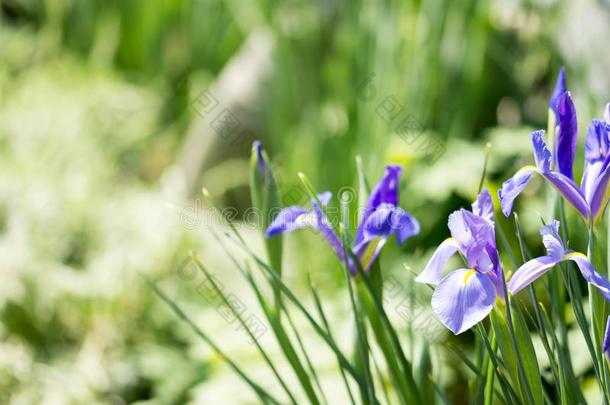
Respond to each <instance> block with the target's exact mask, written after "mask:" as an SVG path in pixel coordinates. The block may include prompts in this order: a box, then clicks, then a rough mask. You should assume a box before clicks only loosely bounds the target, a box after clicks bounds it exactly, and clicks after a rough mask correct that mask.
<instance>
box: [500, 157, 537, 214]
mask: <svg viewBox="0 0 610 405" xmlns="http://www.w3.org/2000/svg"><path fill="white" fill-rule="evenodd" d="M536 171H537V169H536V167H535V166H531V165H530V166H525V167H522V168H521V169H519V170H518V171H517V173H515V175H514V176H513V177H511V178H510V179H508V180H506V181H504V183H502V188H500V190H499V191H498V197H499V198H500V206H501V207H502V213H503V214H504V215H505V216H507V217H508V216H509V215H510V213H511V212H512V210H513V203H514V202H515V199H516V198H517V197H518V196H519V194H521V192H522V191H523V189H524V188H525V187H526V186H527V184H528V183H529V182H530V180H531V179H532V175H533V174H534V173H535V172H536Z"/></svg>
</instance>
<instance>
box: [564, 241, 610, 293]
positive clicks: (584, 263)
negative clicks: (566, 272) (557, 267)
mask: <svg viewBox="0 0 610 405" xmlns="http://www.w3.org/2000/svg"><path fill="white" fill-rule="evenodd" d="M564 259H565V260H572V261H573V262H574V263H576V266H578V269H579V270H580V274H582V276H583V278H584V279H585V280H587V282H589V283H591V284H593V285H594V286H595V287H596V288H597V289H598V290H599V292H600V293H601V294H602V296H603V297H604V298H605V299H606V301H610V282H609V281H608V279H607V278H606V277H604V276H602V275H601V274H599V273H598V272H597V271H595V269H594V268H593V265H592V264H591V262H589V259H587V256H585V255H583V254H582V253H578V252H571V253H568V254H566V255H565V257H564Z"/></svg>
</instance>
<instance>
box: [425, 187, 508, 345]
mask: <svg viewBox="0 0 610 405" xmlns="http://www.w3.org/2000/svg"><path fill="white" fill-rule="evenodd" d="M448 226H449V230H450V231H451V237H450V238H448V239H446V240H445V241H444V242H443V243H441V244H440V246H439V247H438V248H437V249H436V251H435V252H434V254H433V255H432V257H431V258H430V261H429V262H428V264H427V265H426V267H425V268H424V270H423V271H422V272H421V274H420V275H419V276H417V278H416V279H415V280H416V281H418V282H420V283H427V284H432V285H435V286H436V289H435V290H434V293H433V294H432V310H433V311H434V313H435V314H436V316H437V317H438V318H439V319H440V321H441V322H442V323H443V324H444V325H445V326H446V327H447V328H448V329H449V330H451V332H453V333H454V334H456V335H458V334H460V333H462V332H464V331H466V330H468V329H470V328H471V327H472V326H474V325H476V324H477V323H478V322H480V321H481V320H483V319H484V318H485V317H486V316H487V315H488V314H489V312H491V310H492V308H493V306H494V304H495V302H496V299H497V298H501V299H502V298H503V296H504V294H503V291H502V266H501V264H500V258H499V255H498V250H497V248H496V237H495V230H494V222H493V203H492V200H491V196H490V194H489V192H488V191H487V190H483V191H481V193H480V194H479V195H478V197H477V200H476V201H475V202H474V203H473V204H472V212H471V211H468V210H465V209H461V210H459V211H455V212H453V213H452V214H451V215H449V221H448ZM456 252H459V253H460V254H461V255H462V256H463V257H464V258H465V259H466V263H467V265H468V268H461V269H457V270H454V271H452V272H450V273H449V274H447V275H446V276H445V277H442V276H441V273H442V271H443V268H444V267H445V264H446V263H447V261H448V260H449V258H450V257H451V256H452V255H454V254H455V253H456Z"/></svg>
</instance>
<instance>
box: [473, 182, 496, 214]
mask: <svg viewBox="0 0 610 405" xmlns="http://www.w3.org/2000/svg"><path fill="white" fill-rule="evenodd" d="M472 212H473V214H475V215H477V216H479V217H482V218H485V219H487V220H488V221H493V217H494V205H493V202H492V201H491V195H490V194H489V191H487V189H483V190H482V191H481V192H480V193H479V195H478V196H477V200H476V201H475V202H474V203H473V204H472Z"/></svg>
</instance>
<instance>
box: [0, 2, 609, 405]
mask: <svg viewBox="0 0 610 405" xmlns="http://www.w3.org/2000/svg"><path fill="white" fill-rule="evenodd" d="M609 21H610V5H609V4H608V3H607V2H604V1H593V0H585V1H578V2H559V1H554V0H534V1H517V0H511V1H497V2H496V1H474V0H472V1H469V0H459V1H448V0H433V1H412V0H409V1H398V0H388V1H379V2H375V1H364V0H355V1H350V2H348V1H345V0H316V1H307V0H289V1H272V0H252V1H240V0H224V1H220V0H219V1H214V0H128V1H123V0H87V1H77V0H0V402H1V403H14V404H32V403H45V404H69V403H112V404H125V403H134V402H140V403H154V404H178V403H185V402H187V403H188V402H191V403H211V401H214V402H213V403H227V404H228V403H256V400H255V398H254V397H253V395H252V394H251V393H250V391H249V390H248V388H247V387H246V386H245V385H243V384H241V383H240V382H239V381H238V380H237V379H236V378H235V377H234V376H233V374H232V373H231V372H230V371H229V370H228V369H227V368H226V367H225V366H224V365H223V363H222V362H220V361H219V359H218V358H217V357H216V356H214V354H213V353H212V352H211V351H210V350H209V348H208V347H207V346H206V345H205V344H204V343H202V342H201V341H200V340H198V339H197V337H196V336H194V335H193V333H192V332H191V331H190V330H189V329H188V328H186V327H185V326H184V325H182V324H181V323H180V322H179V321H178V320H177V319H176V318H175V316H174V315H173V314H172V313H171V312H170V311H169V310H168V309H167V307H166V306H164V304H163V303H162V302H161V301H160V300H159V299H158V298H156V296H155V295H154V294H153V293H152V291H151V290H150V289H149V288H148V287H147V285H146V283H145V282H144V281H143V279H142V277H141V275H147V276H149V277H152V278H153V279H155V280H157V281H158V282H159V285H160V286H161V287H162V288H164V289H165V290H166V291H168V293H169V294H170V295H171V296H172V297H173V298H174V299H175V300H176V301H177V302H180V303H181V304H182V305H183V306H184V307H185V308H186V309H187V310H188V313H189V314H190V315H191V316H193V318H194V319H195V320H196V321H197V322H198V324H199V325H200V326H202V328H203V329H204V330H206V331H208V332H209V333H210V334H211V335H212V336H214V337H215V338H216V339H217V340H218V341H219V342H221V343H222V346H223V347H224V348H226V349H227V351H228V352H229V353H231V354H232V355H233V356H234V357H235V358H236V359H237V360H238V361H239V363H240V364H242V365H243V366H244V368H245V369H246V370H249V371H251V372H252V373H253V374H254V375H256V376H259V377H260V378H261V379H262V383H263V385H265V381H266V380H269V381H270V379H268V378H266V374H265V373H267V372H266V371H265V368H264V365H263V364H262V363H261V361H260V359H259V358H258V357H257V356H256V354H255V352H254V351H253V347H252V345H250V344H248V339H247V337H246V336H245V335H244V333H243V332H242V331H239V330H237V329H238V328H236V325H235V324H234V323H231V322H230V320H227V319H225V317H223V314H222V313H221V312H219V311H218V310H216V309H215V305H214V303H213V301H212V300H211V299H210V298H209V297H205V296H204V295H203V294H202V290H201V288H200V280H199V279H197V278H196V276H195V275H193V274H190V273H188V272H185V270H184V269H185V267H184V266H183V265H184V259H185V258H186V257H187V254H188V252H189V251H196V252H197V253H198V254H199V255H200V257H201V258H202V259H203V260H204V261H205V262H206V263H207V264H208V265H209V267H210V269H211V270H212V271H213V272H214V274H215V275H217V276H218V277H219V279H220V280H222V284H223V286H224V287H225V288H226V289H227V290H226V291H229V292H231V293H234V294H235V295H236V296H238V297H240V298H241V300H242V301H243V303H244V306H245V308H246V310H247V311H248V313H251V314H259V312H258V309H257V308H256V305H255V303H254V300H253V297H250V296H249V292H248V291H247V289H246V287H245V286H244V284H243V282H241V281H240V280H239V277H238V276H237V272H236V271H235V270H234V269H233V268H232V267H231V262H230V260H229V259H228V258H227V254H226V252H224V251H223V250H222V249H221V247H220V246H219V245H218V244H217V243H216V242H215V241H214V239H213V238H212V236H211V235H210V232H209V231H210V228H215V229H216V228H217V230H219V231H222V229H223V225H222V223H220V221H217V220H216V219H215V217H213V216H210V215H209V212H208V211H207V207H206V205H205V204H204V203H203V202H202V200H201V198H200V190H201V188H202V187H204V186H205V187H206V188H208V190H209V191H210V193H211V194H212V195H213V196H214V198H215V199H216V201H217V202H218V204H219V205H220V206H222V207H230V208H231V209H232V211H231V213H232V216H233V217H234V218H235V219H236V220H237V221H241V220H243V219H244V213H245V212H246V210H247V208H248V207H249V205H250V198H249V192H248V157H249V153H250V146H251V142H252V141H253V140H254V139H261V140H262V141H263V142H264V144H265V147H266V149H267V150H268V153H269V155H270V156H271V158H272V162H273V170H274V173H275V174H276V176H277V177H278V181H279V183H280V187H281V189H282V194H283V196H284V199H285V200H286V201H287V203H306V198H305V194H304V193H303V192H302V190H301V189H300V188H299V184H300V183H299V180H298V177H297V172H299V171H302V172H304V173H306V174H307V176H308V177H309V178H310V180H311V181H312V183H313V184H314V185H315V186H316V188H319V190H327V189H328V190H332V191H334V192H337V190H340V189H342V188H344V187H350V186H355V184H356V181H355V171H356V166H355V160H354V157H355V156H356V155H360V156H361V157H362V160H363V162H364V167H365V170H366V172H367V174H368V176H369V180H370V181H376V180H377V178H378V177H379V176H380V175H381V174H382V171H383V167H384V165H385V164H386V163H388V162H393V163H398V164H401V165H403V166H404V168H405V175H404V181H403V187H402V194H401V199H402V201H401V205H402V207H403V208H405V209H407V210H409V211H410V212H412V213H413V214H414V215H415V216H416V217H417V218H419V220H420V222H421V224H422V233H421V235H419V236H418V237H416V238H414V239H412V240H410V241H409V242H408V243H407V245H406V246H405V247H404V248H397V247H395V246H394V244H393V243H392V244H391V245H392V246H391V247H388V249H387V250H386V251H385V252H384V254H383V255H382V259H381V260H382V267H383V268H384V273H386V274H392V275H393V276H394V277H396V278H397V279H399V280H401V283H404V284H403V286H404V288H403V289H401V290H400V294H407V292H408V291H415V290H414V289H413V288H412V286H411V281H412V277H411V275H412V273H411V272H410V271H409V270H412V271H414V272H419V271H420V270H421V268H422V265H423V264H424V262H425V260H426V259H427V258H428V257H429V256H430V254H431V252H432V250H433V249H434V247H435V246H436V245H437V244H438V243H439V242H440V241H442V240H443V239H444V238H445V237H446V236H447V233H448V231H447V228H446V218H447V215H448V213H450V212H451V211H452V210H454V209H457V208H458V207H461V206H464V205H465V204H468V203H469V201H471V200H472V198H473V197H474V195H475V194H476V190H477V186H478V183H479V180H480V176H481V170H482V167H483V160H484V150H485V145H486V144H487V143H490V144H491V149H490V157H489V170H488V182H487V186H488V187H489V188H490V189H491V190H492V192H495V191H496V190H497V187H498V186H499V184H501V182H502V180H504V179H505V178H506V177H507V176H508V175H510V174H512V172H513V171H514V170H515V169H516V168H517V167H520V165H521V164H523V163H528V162H530V160H531V154H530V147H529V136H528V134H529V132H530V131H531V130H533V129H537V128H545V127H546V119H547V102H548V97H549V95H550V93H551V91H552V86H553V83H554V80H555V77H556V75H557V73H558V71H559V68H560V67H561V66H565V67H566V69H567V73H568V85H569V88H570V89H571V91H572V94H573V96H574V99H575V102H576V106H577V110H578V113H579V127H580V130H581V134H582V133H584V130H585V128H586V125H587V123H588V122H589V121H590V119H591V118H593V117H600V116H601V114H602V109H603V106H604V105H605V103H606V102H607V101H608V99H609V98H610V97H609V96H610V93H609V91H608V90H609V89H610V75H609V74H608V72H610V53H609V52H608V38H610V23H609ZM405 120H408V123H409V125H410V126H409V127H408V128H409V129H408V136H411V137H413V136H415V135H417V137H419V138H418V139H425V140H428V141H430V140H432V141H433V142H434V144H435V145H437V146H438V145H440V147H441V149H438V148H437V149H435V151H436V152H434V157H432V158H431V157H430V155H429V153H427V150H422V148H421V147H417V146H416V144H415V143H412V142H411V141H409V139H412V138H408V136H407V137H406V136H405V132H404V131H402V130H401V128H400V124H401V123H403V122H405ZM414 134H415V135H414ZM413 139H414V138H413ZM579 142H580V146H581V147H582V137H581V139H580V141H579ZM439 150H440V151H441V152H440V153H437V152H438V151H439ZM577 167H581V165H580V164H579V163H577ZM577 176H579V174H578V169H577ZM299 190H301V191H299ZM344 190H349V189H344ZM543 190H544V189H543V187H542V185H541V184H540V183H539V182H536V183H534V184H533V185H532V186H530V187H529V188H528V189H527V194H528V196H529V197H527V198H524V199H522V201H527V206H526V204H523V202H522V203H520V206H521V207H523V210H522V212H521V216H522V218H523V223H524V226H525V232H526V236H527V238H528V239H529V240H530V241H531V242H532V246H533V248H532V249H533V250H534V251H535V250H540V246H539V245H540V244H539V240H538V237H537V234H536V229H537V227H538V226H539V223H540V220H539V213H540V212H544V209H545V208H544V207H545V203H544V198H543V197H544V192H543ZM333 204H334V205H337V201H334V202H333ZM500 226H507V223H504V222H501V223H500ZM574 226H575V227H577V226H578V222H575V225H574ZM243 231H244V233H245V235H246V236H247V238H248V241H249V242H250V243H251V244H252V245H253V246H254V247H255V248H260V246H261V242H262V241H261V235H260V229H257V227H256V226H255V225H253V224H251V223H250V224H244V225H243ZM573 243H574V244H575V245H577V246H578V244H579V241H578V240H575V241H573ZM229 249H231V248H229ZM285 250H286V257H285V262H286V270H285V273H286V277H287V280H288V283H289V284H290V285H291V286H292V287H293V288H294V289H295V291H296V292H297V293H300V294H303V295H304V296H305V295H306V294H307V289H306V288H305V286H306V281H305V280H306V277H307V274H310V275H311V277H312V279H313V280H314V281H315V283H316V285H317V286H318V288H319V289H320V292H321V294H322V296H323V297H324V299H325V303H326V304H327V305H328V307H329V308H332V309H331V310H329V312H330V313H331V314H332V316H333V318H334V319H333V324H334V325H336V327H337V329H338V330H339V332H338V333H341V334H342V335H343V336H344V340H345V342H346V345H347V347H349V344H350V339H351V337H352V331H351V329H350V320H349V316H348V313H349V312H348V306H347V304H346V302H345V290H344V285H343V279H342V275H341V269H340V266H339V264H338V263H337V262H336V260H335V258H334V257H333V256H332V253H331V252H330V249H328V248H326V246H324V244H323V242H321V241H320V239H319V238H318V237H316V236H315V235H314V234H313V233H311V232H303V233H299V234H295V235H291V236H289V237H288V238H287V240H286V243H285ZM416 293H418V294H419V293H421V294H424V295H425V294H426V293H427V294H428V295H429V292H426V291H423V292H417V291H416ZM305 298H306V297H305ZM396 299H397V300H399V299H400V297H399V298H396ZM389 305H392V304H391V303H390V304H389ZM394 315H395V320H396V324H397V327H398V328H399V329H401V330H402V329H403V324H406V323H407V322H406V321H405V320H404V319H401V317H400V316H399V314H398V313H395V314H394ZM259 316H260V314H259ZM427 316H428V317H429V316H430V315H429V314H427ZM261 319H262V317H261ZM297 322H299V320H298V319H297ZM263 327H264V325H263ZM304 333H305V334H306V336H309V335H311V339H306V342H305V343H306V344H307V345H310V347H311V348H312V352H314V353H316V355H315V356H314V357H315V358H314V362H315V363H316V367H318V368H319V369H320V370H321V371H320V374H321V376H322V378H323V382H322V383H323V385H324V386H325V387H326V388H327V389H328V391H329V392H330V394H329V395H330V396H332V395H333V394H332V391H333V389H334V387H335V386H336V385H337V384H336V382H337V372H336V368H335V366H334V364H333V361H332V356H330V354H329V353H327V352H326V351H325V349H323V348H322V347H321V346H322V344H321V343H320V342H319V341H317V340H316V339H315V336H314V334H313V333H309V335H307V332H304ZM442 333H443V332H442V330H441V334H442ZM271 335H272V334H271V333H265V334H262V335H261V341H262V342H263V343H264V345H266V346H267V347H269V348H270V349H269V350H272V351H273V350H275V351H276V352H277V349H273V347H274V343H275V342H274V341H273V337H272V336H271ZM444 336H445V337H446V336H447V335H446V334H445V335H444ZM403 337H404V339H405V340H408V339H409V334H408V333H405V334H403ZM471 338H472V337H471V336H470V335H469V334H465V335H463V336H461V337H460V338H459V339H458V340H457V342H458V343H460V344H462V345H463V346H464V348H465V350H468V347H469V344H470V341H471ZM405 344H407V345H410V344H411V343H409V342H407V343H405ZM316 345H318V346H316ZM413 346H414V347H416V345H415V344H413ZM583 350H584V349H583ZM433 353H434V359H435V360H434V361H435V364H436V365H438V366H439V367H438V368H437V370H438V369H440V370H441V371H438V373H439V375H438V378H439V379H440V380H441V381H443V385H444V386H445V387H446V389H447V393H448V397H449V398H450V399H451V400H452V401H453V402H456V403H460V402H461V401H462V400H463V390H464V381H466V380H465V378H466V377H467V375H468V374H467V370H464V369H463V366H462V365H460V364H459V361H458V360H457V359H455V358H452V357H451V355H450V354H448V353H447V352H446V350H444V349H443V346H442V344H440V343H439V344H438V347H436V348H435V349H434V352H433ZM577 353H578V352H577ZM586 357H587V356H581V359H580V360H575V367H576V368H577V369H578V370H580V371H582V372H585V371H583V370H587V368H588V367H590V365H588V364H586V361H587V360H586ZM278 358H279V354H278ZM582 358H584V360H583V359H582ZM279 361H280V360H278V362H279ZM583 362H584V363H583ZM286 370H288V369H287V368H286ZM287 373H288V374H289V372H287ZM267 384H271V386H272V385H273V384H272V383H267ZM271 389H273V388H271ZM337 395H338V397H337V398H340V393H338V394H337ZM337 401H340V400H337ZM337 403H340V402H337Z"/></svg>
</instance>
